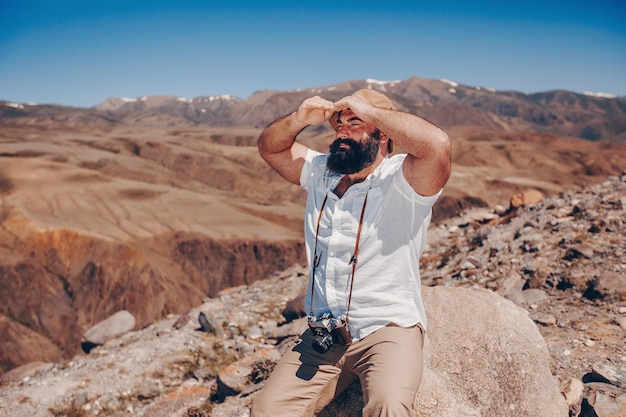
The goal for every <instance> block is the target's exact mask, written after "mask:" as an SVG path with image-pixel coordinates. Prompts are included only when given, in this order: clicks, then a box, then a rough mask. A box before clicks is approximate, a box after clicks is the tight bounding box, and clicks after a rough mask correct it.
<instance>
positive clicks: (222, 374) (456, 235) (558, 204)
mask: <svg viewBox="0 0 626 417" xmlns="http://www.w3.org/2000/svg"><path fill="white" fill-rule="evenodd" d="M522 197H524V196H522ZM524 198H527V200H526V201H524V200H523V199H522V200H521V201H520V202H519V203H515V204H514V206H515V207H511V208H504V207H502V208H496V209H495V210H483V211H480V212H477V211H475V212H472V213H467V214H466V215H464V216H460V217H456V218H454V219H451V220H449V221H447V222H445V223H441V224H438V225H434V226H433V227H432V230H431V232H430V235H429V236H430V239H429V242H430V243H429V245H428V247H427V249H426V252H425V255H424V258H423V262H422V268H423V285H425V286H435V285H446V286H466V287H472V286H477V287H481V288H487V289H491V290H493V291H496V292H498V293H500V294H502V295H503V296H505V297H507V298H509V299H510V300H512V301H514V302H516V303H517V304H518V305H520V306H522V307H524V308H526V309H527V310H528V312H529V314H530V316H531V317H532V319H533V320H534V321H535V322H536V323H537V324H538V326H539V330H540V332H541V334H542V335H543V336H544V338H545V340H546V342H547V345H548V348H549V351H550V354H551V358H552V372H553V374H554V376H555V377H556V379H557V380H558V382H559V384H560V385H561V387H562V390H563V392H564V395H568V396H569V397H570V398H574V399H573V400H572V401H571V415H572V416H581V417H591V416H599V417H605V416H612V415H623V414H608V412H605V411H604V410H608V409H609V407H619V404H622V405H624V402H626V343H625V342H626V282H625V281H626V255H625V252H626V173H624V174H623V175H621V177H611V178H609V179H607V181H605V182H603V183H602V184H598V185H596V186H592V187H589V188H584V189H578V190H571V191H568V192H564V193H561V194H560V195H555V196H550V197H546V198H544V199H541V201H538V202H536V203H535V204H530V201H529V200H528V198H531V196H525V197H524ZM305 274H306V268H305V267H304V266H300V265H294V266H293V267H292V268H291V269H288V270H286V271H281V272H277V273H276V274H274V275H273V276H272V277H269V278H268V279H267V280H264V281H259V282H256V283H254V284H252V285H249V286H242V287H237V288H232V289H229V290H225V291H222V292H221V293H220V295H219V296H218V297H215V298H211V299H207V300H205V302H204V304H202V305H201V306H199V307H196V308H193V309H191V310H189V311H188V312H187V313H186V314H184V315H181V316H171V317H169V318H167V319H166V320H163V321H159V322H156V323H153V324H151V325H148V326H146V327H145V328H143V329H141V330H139V331H134V332H130V333H127V334H125V335H124V336H121V337H119V338H115V339H113V340H110V341H108V342H106V343H105V344H104V345H102V346H99V347H97V348H95V349H93V350H92V351H91V353H89V354H88V355H79V356H76V357H75V358H73V359H72V360H70V361H65V362H62V363H33V364H29V365H26V366H23V367H21V368H17V369H15V370H13V371H11V372H9V373H7V374H5V375H3V376H2V377H0V383H1V384H2V386H1V387H0V416H26V415H28V416H42V417H43V416H55V417H56V416H71V417H86V416H130V415H135V416H154V417H160V416H192V417H193V416H196V417H198V416H205V417H206V416H209V415H212V416H224V417H226V416H228V417H235V416H247V415H248V406H249V402H250V401H251V398H252V395H253V393H254V392H255V391H256V390H257V389H258V388H259V387H260V386H261V385H262V384H263V380H264V378H265V377H266V376H267V374H268V373H269V371H270V370H271V367H272V366H273V363H274V362H275V361H276V359H277V356H276V352H277V351H278V352H280V351H281V350H282V349H285V348H286V347H287V346H289V344H290V343H292V340H293V336H294V335H296V334H298V333H299V331H300V330H301V329H302V328H303V326H304V323H303V322H302V320H301V319H300V320H295V321H293V322H292V324H288V325H281V326H279V324H281V323H283V322H284V321H285V319H284V317H283V311H284V309H285V306H286V305H287V303H288V302H289V301H290V300H293V299H294V298H296V297H297V296H299V295H301V294H302V293H303V291H304V289H305V285H306V277H305ZM296 310H297V309H296ZM200 313H204V319H202V320H199V317H200ZM275 346H278V347H279V349H274V347H275ZM576 387H578V389H579V390H580V391H579V393H578V394H576ZM600 398H604V400H603V401H604V402H602V401H600ZM568 400H569V399H568ZM607 401H608V402H607ZM611 401H612V402H611ZM607 404H609V405H607ZM594 407H595V409H594ZM624 410H626V405H624V408H622V411H624ZM617 412H619V411H617Z"/></svg>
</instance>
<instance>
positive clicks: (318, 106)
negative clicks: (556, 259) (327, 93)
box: [296, 96, 335, 125]
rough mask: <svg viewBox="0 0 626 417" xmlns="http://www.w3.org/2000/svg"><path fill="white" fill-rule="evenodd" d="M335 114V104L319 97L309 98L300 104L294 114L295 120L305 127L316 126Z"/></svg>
mask: <svg viewBox="0 0 626 417" xmlns="http://www.w3.org/2000/svg"><path fill="white" fill-rule="evenodd" d="M334 112H335V104H334V103H332V102H331V101H328V100H326V99H323V98H321V97H319V96H315V97H311V98H308V99H306V100H304V101H303V102H302V104H301V105H300V107H299V108H298V111H297V112H296V119H298V121H299V122H302V123H306V124H307V125H317V124H320V123H324V122H325V121H326V120H328V119H330V116H332V115H333V113H334Z"/></svg>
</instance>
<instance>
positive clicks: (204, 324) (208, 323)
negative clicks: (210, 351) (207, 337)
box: [198, 311, 223, 336]
mask: <svg viewBox="0 0 626 417" xmlns="http://www.w3.org/2000/svg"><path fill="white" fill-rule="evenodd" d="M198 322H199V323H200V330H201V331H203V332H205V333H213V334H218V335H220V336H221V335H222V334H223V332H222V327H221V326H220V325H219V323H218V322H217V320H215V318H214V317H213V316H212V315H211V314H209V313H205V312H204V311H201V312H200V313H199V314H198Z"/></svg>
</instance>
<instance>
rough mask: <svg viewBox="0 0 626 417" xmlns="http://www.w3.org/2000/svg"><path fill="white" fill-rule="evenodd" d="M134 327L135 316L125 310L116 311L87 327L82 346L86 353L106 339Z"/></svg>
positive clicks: (117, 335)
mask: <svg viewBox="0 0 626 417" xmlns="http://www.w3.org/2000/svg"><path fill="white" fill-rule="evenodd" d="M134 328H135V317H134V316H133V315H132V314H131V313H130V312H129V311H126V310H122V311H118V312H117V313H115V314H113V315H112V316H110V317H109V318H107V319H105V320H103V321H101V322H99V323H98V324H96V325H94V326H92V327H91V328H89V329H88V330H87V331H86V332H85V335H84V336H83V342H82V347H83V350H84V351H85V352H86V353H89V351H90V350H91V349H92V348H93V347H95V346H100V345H103V344H104V343H105V342H106V341H108V340H111V339H114V338H116V337H119V336H121V335H123V334H124V333H127V332H130V331H131V330H133V329H134Z"/></svg>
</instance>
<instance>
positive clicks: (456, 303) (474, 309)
mask: <svg viewBox="0 0 626 417" xmlns="http://www.w3.org/2000/svg"><path fill="white" fill-rule="evenodd" d="M423 295H424V303H425V307H426V311H427V315H428V331H427V337H426V341H425V344H424V373H423V377H422V385H421V387H420V391H419V393H418V395H417V398H416V400H415V405H416V409H417V410H418V415H420V416H421V417H458V416H464V417H473V416H477V417H478V416H508V417H515V416H520V417H522V416H551V417H567V416H568V414H569V409H568V405H567V402H566V400H565V398H564V397H563V396H562V395H561V392H560V390H559V386H558V383H557V381H556V379H555V378H554V377H553V375H552V374H551V371H550V357H549V353H548V348H547V345H546V343H545V341H544V339H543V338H542V336H541V334H540V333H539V330H538V328H537V325H536V324H535V323H534V322H533V321H532V320H531V319H530V317H529V316H528V313H527V312H526V311H525V310H523V309H522V308H520V307H518V306H517V305H515V304H514V303H513V302H511V301H509V300H506V299H504V298H503V297H501V296H499V295H498V294H496V293H494V292H492V291H489V290H483V289H466V288H455V287H426V288H424V289H423ZM357 385H358V384H357ZM356 389H357V388H355V387H350V388H349V390H352V391H353V392H354V391H355V390H356ZM342 398H343V399H344V401H342V402H341V403H339V402H338V401H334V402H333V403H331V404H329V406H328V407H326V408H325V409H324V410H322V412H321V413H320V414H319V415H318V417H330V416H331V415H332V416H333V417H346V416H352V415H354V410H358V409H359V407H362V400H361V398H360V396H359V395H351V393H350V392H347V393H346V395H345V396H342ZM345 398H348V399H349V400H348V401H345Z"/></svg>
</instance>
